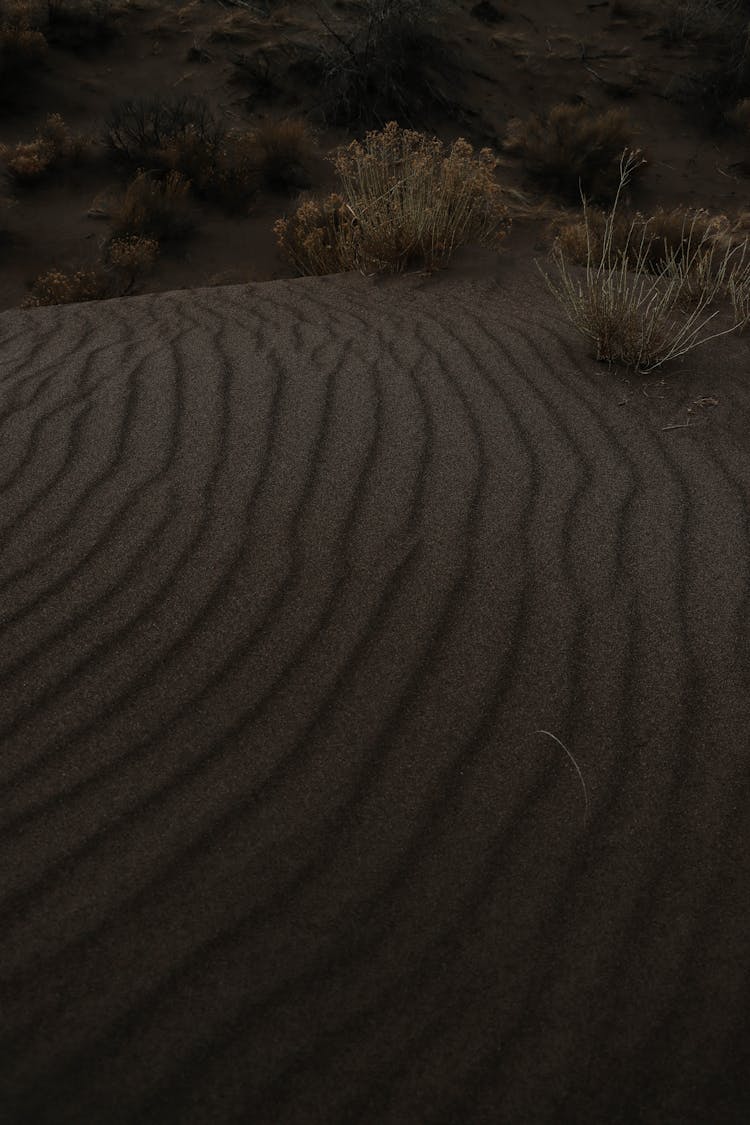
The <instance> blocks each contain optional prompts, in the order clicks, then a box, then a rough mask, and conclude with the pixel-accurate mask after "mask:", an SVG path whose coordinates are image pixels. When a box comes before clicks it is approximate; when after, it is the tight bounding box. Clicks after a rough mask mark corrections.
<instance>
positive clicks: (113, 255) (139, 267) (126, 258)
mask: <svg viewBox="0 0 750 1125" xmlns="http://www.w3.org/2000/svg"><path fill="white" fill-rule="evenodd" d="M105 254H106V261H107V264H108V265H109V266H111V267H112V269H114V270H115V271H116V272H118V273H119V274H120V275H121V276H123V277H124V279H125V288H124V289H122V290H121V295H122V296H124V295H125V294H126V293H129V292H130V290H131V289H132V288H133V286H134V284H135V282H136V281H137V280H138V278H139V277H142V276H143V275H144V274H147V273H150V272H151V270H152V269H153V268H154V265H155V263H156V259H157V257H158V256H159V243H158V242H157V240H156V239H155V238H144V237H143V235H140V234H131V235H126V236H125V237H121V238H113V239H111V241H110V242H109V243H108V244H107V247H106V251H105Z"/></svg>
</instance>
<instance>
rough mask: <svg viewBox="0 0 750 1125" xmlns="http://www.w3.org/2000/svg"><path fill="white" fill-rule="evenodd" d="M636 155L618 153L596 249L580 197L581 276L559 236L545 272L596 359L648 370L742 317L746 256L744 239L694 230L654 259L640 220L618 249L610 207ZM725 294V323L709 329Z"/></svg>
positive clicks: (748, 284) (749, 268)
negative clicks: (552, 270) (584, 236)
mask: <svg viewBox="0 0 750 1125" xmlns="http://www.w3.org/2000/svg"><path fill="white" fill-rule="evenodd" d="M637 160H638V156H637V154H633V153H631V154H627V153H625V154H623V157H622V159H621V162H620V184H619V187H618V190H617V192H616V195H615V200H614V203H613V205H612V209H611V211H610V212H609V214H608V215H607V216H606V220H605V224H604V234H603V238H602V241H601V249H600V250H599V251H598V252H595V250H594V247H595V245H596V241H595V240H596V228H595V226H594V225H593V224H592V222H591V217H590V212H589V210H588V207H587V205H586V203H585V201H584V224H585V227H586V230H587V232H589V239H588V244H589V247H590V250H589V253H588V256H587V261H586V265H585V276H584V278H583V279H581V278H580V276H576V275H575V274H574V273H573V272H571V265H572V263H571V261H570V260H569V258H568V257H567V255H566V248H565V243H564V242H560V241H557V242H556V243H555V245H554V246H553V249H552V260H553V263H554V265H555V267H556V269H557V274H558V278H557V281H554V280H552V279H551V278H550V277H549V276H548V275H547V274H544V277H545V281H546V283H547V285H548V287H549V289H550V291H551V292H552V294H553V295H554V296H555V298H556V299H557V300H558V301H559V302H560V304H561V305H562V307H563V309H564V311H565V313H566V315H567V316H568V319H569V320H570V321H571V323H572V324H573V326H574V327H575V328H576V329H577V330H578V331H579V332H580V333H581V334H582V335H584V336H586V337H587V338H588V339H590V340H591V341H592V342H593V344H594V347H595V354H596V357H597V359H599V360H605V361H607V362H609V363H621V364H624V365H625V366H627V367H631V368H633V369H635V370H638V371H650V370H653V368H655V367H659V366H661V365H662V364H663V363H666V362H667V361H668V360H670V359H674V358H676V357H677V356H681V355H684V354H685V353H686V352H689V351H691V350H692V349H693V348H695V347H697V346H698V345H700V344H702V343H705V342H707V341H708V340H711V339H714V338H715V337H717V336H721V335H723V334H725V333H726V332H731V331H734V330H735V329H737V328H739V327H742V326H743V325H744V323H746V322H747V313H748V312H750V255H748V245H749V244H748V242H747V241H745V242H744V243H742V244H739V245H732V244H731V243H729V244H725V245H723V246H722V244H721V243H720V241H719V240H718V239H717V238H715V237H714V238H712V239H711V240H710V241H709V244H708V245H707V244H706V242H705V241H703V242H702V241H701V238H700V236H697V237H695V238H692V237H690V236H688V238H687V239H681V240H680V241H679V242H678V244H677V245H676V246H675V248H674V249H672V250H670V251H669V253H668V254H667V256H666V257H665V258H664V259H663V260H662V261H661V264H660V265H659V264H657V263H656V262H655V260H654V258H653V256H651V241H650V238H649V226H648V220H646V221H643V220H642V219H641V221H639V220H638V219H636V220H633V221H632V222H631V224H630V228H629V236H628V241H627V242H626V244H625V246H624V247H621V248H619V249H618V248H617V247H616V245H615V230H616V229H617V214H618V212H617V208H618V204H619V200H620V196H621V192H622V191H623V189H624V188H625V187H626V185H627V183H628V179H629V176H630V175H632V173H633V171H634V170H635V168H636V166H637ZM726 297H729V299H730V303H731V306H732V312H733V318H732V324H731V326H730V327H729V328H724V329H718V330H716V331H713V330H712V328H711V327H709V325H710V323H711V321H713V320H714V318H715V317H716V316H717V315H718V314H719V313H720V312H721V307H720V300H721V299H722V298H726Z"/></svg>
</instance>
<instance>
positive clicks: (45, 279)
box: [21, 268, 110, 308]
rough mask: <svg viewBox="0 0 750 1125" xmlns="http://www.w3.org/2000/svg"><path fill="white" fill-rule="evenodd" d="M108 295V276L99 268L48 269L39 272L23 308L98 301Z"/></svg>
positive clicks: (22, 305)
mask: <svg viewBox="0 0 750 1125" xmlns="http://www.w3.org/2000/svg"><path fill="white" fill-rule="evenodd" d="M108 296H110V286H109V278H108V277H107V276H106V274H105V273H104V271H103V270H102V269H101V268H93V269H87V270H75V271H74V272H66V271H64V270H57V269H53V270H49V271H48V272H47V273H44V274H41V275H40V276H39V277H38V278H37V279H36V281H35V282H34V285H33V287H32V290H31V293H30V294H29V295H28V297H26V298H24V300H23V302H22V304H21V307H22V308H36V307H38V306H40V305H70V304H76V303H78V302H79V301H101V300H103V299H104V298H105V297H108Z"/></svg>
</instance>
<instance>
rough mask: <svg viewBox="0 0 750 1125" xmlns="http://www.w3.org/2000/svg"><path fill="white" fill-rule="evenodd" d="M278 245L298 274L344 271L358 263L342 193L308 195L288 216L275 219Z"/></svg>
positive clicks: (355, 241) (349, 219) (353, 234)
mask: <svg viewBox="0 0 750 1125" xmlns="http://www.w3.org/2000/svg"><path fill="white" fill-rule="evenodd" d="M273 230H274V234H275V235H276V240H277V243H278V245H279V248H280V249H281V250H282V252H283V253H284V256H285V257H286V258H288V260H289V261H290V262H291V263H292V265H293V266H294V267H295V269H296V270H297V272H298V273H299V274H303V275H304V274H326V273H345V272H347V271H348V270H354V269H356V268H357V266H358V265H359V253H358V245H357V230H356V227H355V225H354V223H353V222H352V215H351V212H350V211H349V210H348V208H347V204H346V202H345V200H344V199H343V197H342V196H340V195H338V194H337V193H335V192H334V193H333V194H332V195H330V196H329V197H328V198H327V199H325V200H315V199H308V200H305V201H304V202H303V203H301V204H300V206H299V207H298V208H297V210H296V212H295V214H294V215H293V216H292V217H291V219H277V220H276V222H275V223H274V227H273Z"/></svg>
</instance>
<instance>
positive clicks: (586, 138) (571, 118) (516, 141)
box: [505, 104, 643, 203]
mask: <svg viewBox="0 0 750 1125" xmlns="http://www.w3.org/2000/svg"><path fill="white" fill-rule="evenodd" d="M632 145H633V126H632V124H631V121H630V117H629V115H628V114H627V112H626V111H625V110H622V109H609V110H607V111H606V112H604V113H594V112H592V111H591V110H590V109H588V107H586V106H584V105H575V106H574V105H563V104H560V105H556V106H553V107H552V109H551V110H550V112H549V115H548V117H547V118H546V120H544V119H543V118H541V117H539V116H538V115H536V114H534V115H533V116H532V117H530V118H528V119H527V120H525V121H521V120H514V121H512V122H510V124H509V127H508V135H507V139H506V142H505V148H506V150H507V151H509V152H519V153H521V154H523V157H524V161H525V166H526V169H527V171H528V173H529V175H530V176H532V177H533V178H534V179H535V180H536V181H538V182H539V183H540V184H542V185H543V186H544V187H545V188H547V189H548V190H550V191H553V192H555V193H556V194H558V195H560V196H561V197H562V198H564V199H565V200H567V201H568V202H577V201H578V199H579V198H580V194H581V192H583V194H585V195H586V197H587V198H588V199H591V200H594V201H596V202H602V203H606V202H609V201H611V199H612V197H613V196H614V194H615V193H616V192H617V190H618V184H619V179H620V173H619V158H620V154H621V153H622V151H623V149H625V148H632ZM642 167H643V165H642V164H641V165H639V166H638V169H637V171H638V172H640V170H641V169H642Z"/></svg>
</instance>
